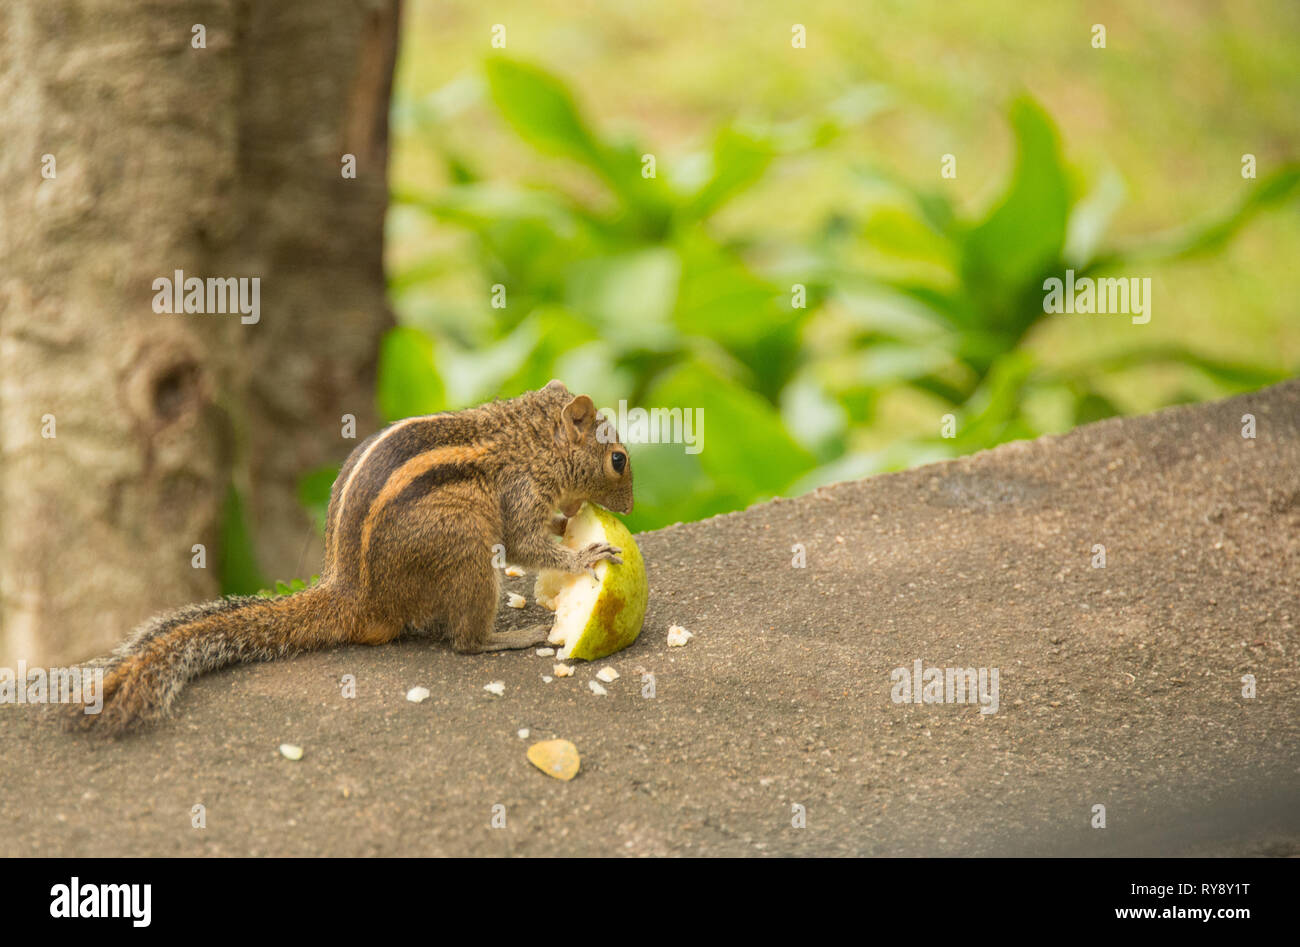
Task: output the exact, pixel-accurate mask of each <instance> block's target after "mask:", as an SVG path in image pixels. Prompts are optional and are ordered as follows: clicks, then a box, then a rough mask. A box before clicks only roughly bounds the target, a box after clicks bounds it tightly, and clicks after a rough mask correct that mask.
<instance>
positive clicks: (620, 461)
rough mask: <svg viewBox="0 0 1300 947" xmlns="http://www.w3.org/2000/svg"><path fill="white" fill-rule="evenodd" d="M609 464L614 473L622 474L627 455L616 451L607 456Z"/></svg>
mask: <svg viewBox="0 0 1300 947" xmlns="http://www.w3.org/2000/svg"><path fill="white" fill-rule="evenodd" d="M609 462H610V464H611V465H612V466H613V468H614V473H622V472H623V468H624V467H626V466H627V454H625V453H623V452H622V451H621V450H616V451H614V453H612V454H610V455H609Z"/></svg>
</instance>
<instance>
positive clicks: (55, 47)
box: [0, 0, 398, 666]
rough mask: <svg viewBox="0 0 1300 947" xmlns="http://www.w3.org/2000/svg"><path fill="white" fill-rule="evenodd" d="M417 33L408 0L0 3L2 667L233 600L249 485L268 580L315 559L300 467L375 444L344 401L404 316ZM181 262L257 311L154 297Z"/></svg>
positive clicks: (359, 404)
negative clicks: (228, 519)
mask: <svg viewBox="0 0 1300 947" xmlns="http://www.w3.org/2000/svg"><path fill="white" fill-rule="evenodd" d="M196 24H202V25H203V27H204V28H205V30H206V48H195V46H194V44H193V38H194V32H193V27H194V26H195V25H196ZM397 24H398V0H371V2H362V0H337V2H320V0H243V2H239V0H206V2H191V3H186V4H174V3H161V2H150V0H8V2H7V3H5V4H4V5H3V7H2V8H0V142H3V148H0V665H6V666H12V665H13V663H14V662H15V661H16V660H17V659H19V658H23V659H25V660H27V661H28V662H29V663H32V664H38V663H51V662H55V661H63V660H73V659H79V658H84V657H87V656H89V655H91V654H94V653H98V652H102V651H104V650H106V649H107V648H108V647H109V646H110V645H112V644H113V643H115V642H116V641H118V640H119V639H120V638H122V637H123V636H124V635H125V634H126V632H127V631H129V630H130V628H131V627H132V626H133V625H135V624H136V623H138V622H139V621H141V620H142V619H144V618H146V617H148V616H149V615H150V614H152V613H154V612H156V611H159V610H162V609H164V608H169V607H173V606H176V605H180V604H183V603H185V602H189V601H194V600H198V599H204V598H211V597H213V596H215V595H216V593H217V592H218V586H217V563H218V557H219V555H220V553H221V551H220V550H219V549H218V548H217V540H218V527H219V521H220V516H221V512H222V505H223V503H224V500H225V497H226V494H227V491H228V489H229V486H230V485H231V484H232V483H234V484H236V485H237V486H238V487H239V488H240V489H241V491H242V493H243V495H244V497H245V501H246V505H247V508H248V511H249V513H250V520H251V523H252V525H253V530H254V536H255V541H256V548H257V553H258V557H259V561H260V564H261V566H262V568H263V571H264V573H265V574H267V575H268V576H269V577H283V578H289V577H292V576H293V575H294V574H295V572H296V571H297V570H298V567H299V563H300V562H302V563H303V567H302V571H303V572H310V571H311V570H312V569H314V568H316V566H317V565H318V563H319V558H320V547H319V544H318V543H317V542H316V541H315V539H314V534H313V530H312V527H311V524H310V522H309V520H308V518H307V516H306V514H305V513H304V512H303V510H302V509H301V507H300V505H299V502H298V499H297V492H296V484H297V481H298V478H299V477H300V476H301V475H302V474H303V473H304V472H305V471H307V470H310V469H312V468H314V467H316V466H319V465H321V464H323V463H327V462H337V461H339V460H340V459H341V458H342V457H343V456H345V455H346V454H347V452H348V450H349V449H350V448H351V447H352V446H354V445H355V443H356V441H355V440H347V439H345V438H343V437H342V436H341V423H340V419H341V417H342V416H343V415H345V414H351V415H354V416H355V417H356V426H357V431H358V433H359V435H360V436H363V437H364V435H365V433H366V432H367V431H369V430H371V429H373V427H374V426H375V423H376V418H375V416H374V409H373V400H374V399H373V392H374V371H375V359H376V354H377V351H378V341H379V337H380V335H381V334H382V332H383V331H384V329H386V328H387V327H388V326H389V325H390V324H391V316H390V315H389V313H388V310H387V308H386V304H385V300H384V277H383V266H382V248H383V241H382V233H383V217H384V210H385V206H386V202H387V180H386V163H387V147H388V146H387V110H388V101H389V94H390V90H391V77H392V69H393V61H394V57H395V52H396V37H397ZM344 154H352V155H355V156H356V164H357V176H356V178H355V179H346V178H344V177H343V176H342V174H341V159H342V156H343V155H344ZM45 155H52V156H53V160H54V162H55V176H54V177H53V178H45V177H42V168H43V166H44V165H43V161H44V158H43V156H45ZM175 270H183V271H184V273H185V275H186V276H187V277H189V276H197V277H200V278H207V277H236V278H238V277H248V278H251V277H259V278H260V280H261V318H260V321H259V322H257V323H256V324H244V323H243V322H241V319H240V316H239V315H238V314H171V315H167V314H158V313H155V312H154V310H153V305H152V302H153V297H154V290H153V281H154V280H155V279H156V278H159V277H171V276H172V274H173V272H174V271H175ZM47 415H50V416H53V418H54V425H55V427H54V431H55V435H56V436H54V437H52V438H47V437H43V436H42V430H43V420H42V419H43V418H44V417H45V416H47ZM46 426H47V427H48V425H46ZM47 433H48V431H47ZM196 543H203V544H204V545H205V546H206V548H207V568H206V569H204V570H199V569H194V568H192V565H191V558H192V552H191V547H192V546H193V545H194V544H196ZM305 544H306V548H305V549H304V546H305Z"/></svg>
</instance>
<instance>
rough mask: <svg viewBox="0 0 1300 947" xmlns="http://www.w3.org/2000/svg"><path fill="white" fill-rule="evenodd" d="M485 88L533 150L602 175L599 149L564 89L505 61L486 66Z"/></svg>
mask: <svg viewBox="0 0 1300 947" xmlns="http://www.w3.org/2000/svg"><path fill="white" fill-rule="evenodd" d="M487 78H488V88H489V89H490V91H491V93H492V99H493V101H494V102H496V105H497V108H498V109H499V110H500V111H501V114H502V116H504V117H505V119H506V121H507V122H509V123H510V125H511V127H513V128H514V130H515V131H516V132H518V134H519V136H520V137H521V138H523V139H524V140H525V141H526V142H528V143H529V144H531V145H532V146H533V147H535V148H537V149H538V150H540V151H543V152H546V153H547V154H553V155H561V156H563V157H567V158H572V159H574V160H576V161H580V162H582V163H583V164H586V165H588V166H590V167H592V168H595V169H596V170H599V171H602V173H603V165H604V162H603V159H602V149H601V145H600V143H599V142H598V141H597V139H596V137H595V135H593V134H592V132H591V130H590V129H589V128H588V127H587V124H586V122H585V121H583V119H582V116H581V115H580V114H579V113H578V107H577V105H576V104H575V103H574V101H573V96H572V94H571V93H570V92H569V90H568V88H567V87H566V86H565V85H564V83H563V82H561V81H560V80H559V79H557V78H556V77H555V76H553V75H552V74H551V73H549V72H547V71H546V70H544V69H541V68H539V67H537V66H534V65H530V64H528V63H523V62H519V61H518V60H514V59H507V58H505V57H495V58H492V59H489V60H488V61H487Z"/></svg>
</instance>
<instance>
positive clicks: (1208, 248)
mask: <svg viewBox="0 0 1300 947" xmlns="http://www.w3.org/2000/svg"><path fill="white" fill-rule="evenodd" d="M1297 193H1300V163H1292V164H1287V165H1284V166H1283V167H1281V168H1279V169H1278V170H1277V171H1274V172H1273V173H1272V174H1270V175H1268V176H1267V177H1265V178H1264V179H1263V180H1261V181H1260V182H1259V184H1257V185H1256V186H1255V187H1253V188H1251V189H1250V191H1249V192H1248V193H1247V194H1246V196H1245V197H1243V198H1242V200H1241V202H1240V203H1239V204H1238V205H1237V207H1236V209H1235V210H1233V211H1231V212H1229V213H1228V214H1226V215H1224V216H1223V217H1221V218H1219V219H1217V220H1213V221H1211V222H1210V223H1208V224H1198V225H1196V226H1193V227H1186V228H1182V229H1180V230H1177V231H1175V232H1173V233H1170V234H1164V235H1161V236H1156V237H1150V238H1147V239H1146V240H1144V241H1142V242H1134V243H1128V244H1125V245H1122V246H1120V247H1117V248H1115V249H1113V250H1111V251H1110V252H1109V253H1106V254H1103V255H1101V256H1099V257H1098V258H1097V259H1096V260H1094V261H1093V263H1092V265H1091V266H1089V267H1088V269H1087V272H1088V273H1092V272H1094V271H1096V270H1099V269H1103V268H1111V267H1114V266H1117V265H1119V264H1129V263H1135V262H1141V263H1150V262H1157V261H1160V262H1163V261H1167V260H1182V259H1187V258H1189V257H1196V256H1201V255H1203V254H1206V253H1214V252H1217V251H1219V250H1221V249H1223V247H1224V246H1226V245H1227V243H1228V242H1229V241H1230V240H1231V239H1232V238H1233V237H1235V236H1236V235H1237V234H1238V233H1239V232H1240V231H1241V229H1242V228H1243V227H1245V226H1246V224H1248V223H1249V222H1250V221H1251V219H1252V218H1254V216H1255V215H1256V214H1258V213H1259V212H1260V211H1263V210H1266V209H1268V208H1269V207H1272V206H1274V205H1277V204H1281V203H1284V202H1285V201H1288V200H1291V199H1292V198H1294V197H1295V196H1296V195H1297Z"/></svg>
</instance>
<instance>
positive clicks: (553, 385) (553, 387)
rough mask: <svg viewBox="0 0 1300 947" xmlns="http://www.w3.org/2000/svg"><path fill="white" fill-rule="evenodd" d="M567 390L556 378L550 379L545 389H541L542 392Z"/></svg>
mask: <svg viewBox="0 0 1300 947" xmlns="http://www.w3.org/2000/svg"><path fill="white" fill-rule="evenodd" d="M568 390H569V389H567V388H565V387H564V382H562V381H560V379H558V378H552V379H551V380H550V381H548V382H547V383H546V387H545V388H543V389H542V391H568Z"/></svg>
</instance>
